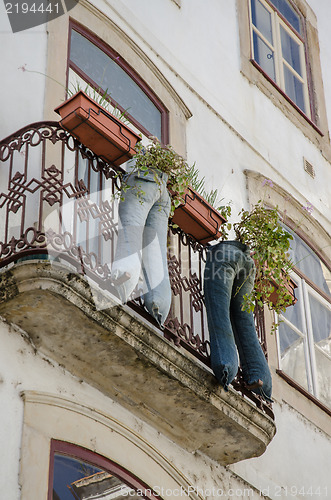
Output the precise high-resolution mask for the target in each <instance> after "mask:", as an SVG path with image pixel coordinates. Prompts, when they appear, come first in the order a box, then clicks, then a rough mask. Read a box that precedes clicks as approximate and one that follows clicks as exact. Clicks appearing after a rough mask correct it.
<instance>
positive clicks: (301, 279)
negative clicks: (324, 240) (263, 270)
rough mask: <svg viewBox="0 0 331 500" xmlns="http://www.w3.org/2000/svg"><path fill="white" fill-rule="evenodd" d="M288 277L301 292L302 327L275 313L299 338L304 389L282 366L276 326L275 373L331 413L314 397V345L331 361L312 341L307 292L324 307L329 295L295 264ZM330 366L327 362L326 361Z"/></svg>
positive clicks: (299, 235)
mask: <svg viewBox="0 0 331 500" xmlns="http://www.w3.org/2000/svg"><path fill="white" fill-rule="evenodd" d="M287 225H288V227H289V228H290V229H292V231H294V225H292V224H291V223H290V222H289V221H287ZM295 233H296V234H297V236H298V237H299V238H300V239H301V240H302V241H303V242H304V243H305V244H306V245H307V246H309V248H310V249H311V250H312V251H313V252H314V254H315V255H316V256H317V257H318V258H319V259H320V261H321V262H322V263H323V264H324V265H325V266H326V267H327V268H328V269H329V270H331V263H330V262H329V261H328V260H327V259H325V258H324V256H323V255H321V253H320V252H319V251H318V249H316V248H315V246H314V245H313V244H311V243H310V241H309V240H308V239H307V238H306V237H305V235H304V234H303V233H302V232H301V231H300V230H296V231H295ZM292 278H293V279H294V281H295V282H296V283H297V285H298V289H297V292H299V293H300V294H301V297H302V303H301V311H300V315H301V318H302V324H303V327H302V329H301V330H300V329H299V328H297V327H296V325H293V324H292V323H291V322H290V321H289V320H287V318H286V317H285V316H283V315H280V316H279V319H280V320H281V321H284V323H287V324H288V325H289V328H291V329H292V330H293V331H294V332H295V333H296V334H297V335H298V336H299V337H301V338H302V339H303V350H304V359H305V375H306V377H307V389H306V388H305V387H303V386H302V385H301V384H300V383H299V382H297V381H296V380H295V379H293V378H292V377H291V376H290V375H288V374H287V373H286V371H284V370H283V369H282V359H281V351H280V338H279V330H278V329H277V330H276V343H277V359H278V368H277V369H276V373H277V374H278V375H280V376H281V377H282V378H283V379H284V380H286V382H288V383H289V384H290V385H291V386H292V387H294V388H295V389H297V390H298V391H299V392H301V393H302V394H303V395H305V396H306V397H307V398H308V399H310V400H311V401H313V402H314V403H315V404H317V406H319V407H320V408H321V409H322V410H324V411H325V412H326V413H328V414H329V415H331V408H329V407H328V406H326V405H325V404H324V403H323V402H322V401H321V400H320V399H319V398H318V382H317V371H316V359H315V349H318V350H319V351H320V352H321V354H322V355H324V356H325V357H326V358H328V359H329V361H331V359H330V357H329V356H328V355H327V354H326V353H325V352H324V351H323V350H321V348H320V347H319V346H318V345H316V343H315V341H314V335H313V327H312V323H311V312H310V302H309V296H308V294H311V295H312V296H313V297H315V299H316V300H318V301H319V302H321V303H322V305H325V304H328V307H331V297H330V296H328V295H327V294H326V293H325V292H324V291H323V290H322V289H320V288H319V287H318V285H316V284H315V283H314V282H313V281H312V280H311V279H310V278H309V277H308V276H306V275H305V274H304V273H303V271H301V270H300V269H299V268H297V267H296V266H295V265H294V267H293V271H292ZM330 366H331V365H330Z"/></svg>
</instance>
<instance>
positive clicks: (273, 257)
mask: <svg viewBox="0 0 331 500" xmlns="http://www.w3.org/2000/svg"><path fill="white" fill-rule="evenodd" d="M239 215H240V216H241V218H240V221H239V222H237V223H235V224H234V225H233V228H234V231H235V234H236V239H237V241H240V242H241V243H243V244H245V245H247V246H248V247H249V248H250V250H251V252H252V257H253V259H254V261H255V265H256V279H255V287H254V289H253V292H252V293H251V294H250V295H249V296H245V297H244V299H245V302H244V305H243V307H244V309H245V310H247V311H253V310H254V307H255V304H256V303H257V304H258V305H259V306H262V305H263V304H267V305H268V307H269V308H270V309H272V310H274V311H275V312H276V313H280V312H283V311H285V309H286V307H288V306H290V305H292V304H293V303H294V302H295V299H294V288H295V287H296V285H295V283H294V282H293V281H292V280H291V277H290V275H289V271H290V270H291V268H292V266H293V264H292V262H291V260H290V258H289V254H288V251H289V248H290V240H291V239H292V235H290V234H289V233H288V232H287V231H286V229H285V228H284V227H283V226H282V225H281V224H280V220H279V212H278V209H277V207H275V208H267V207H265V206H264V203H263V200H259V201H258V202H257V203H256V205H254V207H253V208H252V210H250V211H248V210H241V212H240V213H239ZM275 292H276V293H275Z"/></svg>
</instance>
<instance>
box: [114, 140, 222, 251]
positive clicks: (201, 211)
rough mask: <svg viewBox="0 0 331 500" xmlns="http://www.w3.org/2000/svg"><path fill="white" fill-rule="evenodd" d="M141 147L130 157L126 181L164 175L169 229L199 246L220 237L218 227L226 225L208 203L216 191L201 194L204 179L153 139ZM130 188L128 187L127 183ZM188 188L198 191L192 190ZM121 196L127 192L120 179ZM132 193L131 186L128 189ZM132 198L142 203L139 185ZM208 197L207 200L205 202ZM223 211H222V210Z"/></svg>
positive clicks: (171, 151) (181, 159) (139, 145)
mask: <svg viewBox="0 0 331 500" xmlns="http://www.w3.org/2000/svg"><path fill="white" fill-rule="evenodd" d="M150 139H151V140H152V142H151V143H150V144H149V145H148V146H145V145H143V144H141V143H139V144H137V146H136V148H135V150H136V154H135V156H134V159H135V164H134V166H133V168H132V169H131V170H130V173H129V174H128V176H127V177H126V180H127V179H128V178H129V177H130V176H131V175H132V174H134V175H137V176H138V177H141V178H142V179H143V178H144V176H147V175H151V173H152V175H153V176H154V180H155V182H157V183H158V182H160V181H159V172H164V173H166V174H167V175H168V183H167V187H168V190H169V192H170V195H171V212H170V218H171V219H172V224H173V226H175V227H176V226H179V227H180V228H181V229H182V230H183V231H184V232H185V233H187V234H189V235H191V236H192V237H193V238H195V239H196V240H197V241H200V242H201V243H207V242H208V241H210V240H212V239H217V238H219V237H220V236H221V235H222V229H221V226H222V225H223V224H224V222H225V221H226V219H225V216H224V214H223V213H221V212H219V211H218V210H217V209H216V208H214V207H213V206H212V205H211V204H210V202H209V201H212V202H215V200H216V198H217V190H214V191H212V192H211V193H207V192H206V191H205V190H204V178H203V179H199V178H198V170H197V169H196V168H195V165H193V166H192V167H189V165H188V164H187V162H186V161H185V160H184V158H183V157H182V156H180V155H178V154H177V153H176V152H175V151H174V149H173V148H172V147H171V146H162V145H161V144H160V142H159V141H158V139H157V138H155V137H151V138H150ZM130 184H131V183H130ZM192 184H193V185H194V186H196V187H197V189H198V190H199V191H200V193H199V192H198V191H196V190H195V189H193V187H192ZM122 186H123V188H122V193H123V192H125V190H126V189H127V184H126V181H125V177H124V183H123V184H122ZM130 187H131V189H132V185H130ZM134 189H135V190H136V195H137V196H138V197H140V198H141V199H143V195H144V193H143V191H142V183H140V184H139V183H137V184H136V185H135V188H134ZM205 197H208V200H206V199H205ZM222 208H225V207H222Z"/></svg>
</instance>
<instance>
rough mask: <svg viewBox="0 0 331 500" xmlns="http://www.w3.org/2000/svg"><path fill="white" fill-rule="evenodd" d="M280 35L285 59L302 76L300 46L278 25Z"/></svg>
mask: <svg viewBox="0 0 331 500" xmlns="http://www.w3.org/2000/svg"><path fill="white" fill-rule="evenodd" d="M280 35H281V40H282V51H283V57H284V59H285V61H287V62H288V63H289V64H290V65H291V66H292V68H293V69H294V70H295V71H296V72H297V73H299V75H300V76H302V71H301V62H300V48H299V45H298V43H297V42H296V41H295V40H294V39H293V38H292V37H291V36H290V35H289V33H288V32H287V31H285V30H284V28H282V27H280Z"/></svg>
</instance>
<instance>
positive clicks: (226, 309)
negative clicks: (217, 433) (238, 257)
mask: <svg viewBox="0 0 331 500" xmlns="http://www.w3.org/2000/svg"><path fill="white" fill-rule="evenodd" d="M210 256H211V254H210V253H209V255H208V260H207V264H206V268H205V275H204V295H205V303H206V311H207V321H208V329H209V336H210V357H211V367H212V369H213V371H214V373H215V376H216V378H217V379H218V381H219V382H220V384H221V385H222V386H223V387H224V389H225V390H227V389H228V385H229V384H230V383H231V382H232V380H233V379H234V378H235V376H236V375H237V372H238V355H237V349H236V344H235V339H234V335H233V330H232V325H231V320H230V305H231V290H232V286H231V284H232V282H233V279H234V275H235V271H234V269H233V268H232V266H231V264H229V263H226V262H222V263H220V265H218V266H217V268H216V267H215V266H214V265H213V264H212V260H211V259H210Z"/></svg>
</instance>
